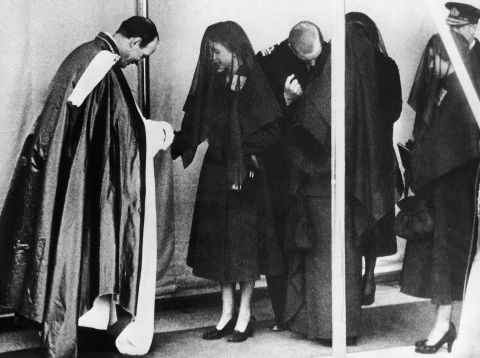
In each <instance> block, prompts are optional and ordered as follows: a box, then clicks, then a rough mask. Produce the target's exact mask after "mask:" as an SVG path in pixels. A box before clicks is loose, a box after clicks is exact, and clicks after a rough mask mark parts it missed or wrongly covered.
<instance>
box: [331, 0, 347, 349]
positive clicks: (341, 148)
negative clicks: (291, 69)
mask: <svg viewBox="0 0 480 358" xmlns="http://www.w3.org/2000/svg"><path fill="white" fill-rule="evenodd" d="M331 3H332V11H333V14H332V333H333V335H332V340H333V341H332V348H333V356H334V357H339V358H341V357H346V356H347V344H346V335H347V330H346V328H347V327H346V309H345V301H346V297H345V1H344V0H331Z"/></svg>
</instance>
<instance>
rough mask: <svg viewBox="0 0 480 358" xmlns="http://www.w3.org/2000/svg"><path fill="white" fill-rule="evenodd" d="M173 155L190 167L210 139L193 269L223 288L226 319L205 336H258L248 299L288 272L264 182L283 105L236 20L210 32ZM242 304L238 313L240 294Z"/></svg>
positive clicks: (191, 248) (190, 260)
mask: <svg viewBox="0 0 480 358" xmlns="http://www.w3.org/2000/svg"><path fill="white" fill-rule="evenodd" d="M184 111H185V117H184V119H183V123H182V130H181V131H180V132H179V133H177V135H176V137H175V140H174V143H173V145H172V156H173V158H176V157H177V156H178V155H181V156H182V159H183V162H184V165H185V166H187V165H189V164H190V163H191V161H192V160H193V157H194V155H195V152H196V148H197V146H198V145H199V144H200V143H202V142H203V141H205V140H206V139H208V143H209V148H208V151H207V153H206V155H205V158H204V161H203V166H202V170H201V173H200V179H199V184H198V191H197V198H196V202H195V208H194V215H193V223H192V231H191V236H190V245H189V250H188V257H187V264H188V265H189V266H190V267H192V268H193V274H194V275H196V276H199V277H203V278H207V279H210V280H214V281H217V282H219V283H220V285H221V289H222V302H223V307H222V315H221V317H220V320H219V322H218V324H217V326H216V328H215V329H214V330H212V331H209V332H206V333H205V334H204V335H203V338H204V339H218V338H221V337H224V336H226V335H229V334H232V333H233V334H232V336H231V337H230V338H229V341H232V342H239V341H243V340H245V339H246V338H247V337H248V336H249V335H251V334H253V326H254V322H255V320H254V318H253V317H251V315H250V300H251V296H252V292H253V287H254V283H255V280H257V279H258V278H259V276H260V274H261V273H262V274H268V275H278V274H281V273H282V272H283V267H282V259H281V251H280V248H279V247H278V244H276V242H277V240H274V239H273V235H274V234H275V233H274V227H273V221H272V220H273V219H272V211H271V207H270V202H269V197H268V192H267V190H266V185H265V175H264V169H263V168H264V165H263V160H262V154H263V152H264V151H265V150H266V149H267V148H268V147H270V146H271V145H272V144H273V143H274V142H275V141H276V140H277V139H278V137H279V134H280V130H279V126H278V121H277V120H278V118H279V117H280V116H281V111H280V108H279V106H278V104H277V102H276V99H275V97H274V95H273V93H272V91H271V89H270V87H269V86H268V83H267V81H266V79H265V77H264V75H263V72H262V71H261V69H260V67H259V65H258V64H257V62H256V59H255V54H254V52H253V49H252V46H251V44H250V41H249V39H248V37H247V35H246V34H245V32H244V31H243V29H242V28H241V27H240V26H239V25H238V24H236V23H235V22H232V21H226V22H220V23H217V24H213V25H211V26H209V27H208V28H207V30H206V31H205V34H204V36H203V40H202V44H201V48H200V56H199V60H198V64H197V69H196V71H195V75H194V78H193V81H192V86H191V89H190V93H189V96H188V98H187V101H186V103H185V107H184ZM236 282H239V283H240V290H241V302H240V308H239V312H238V317H237V314H236V313H235V309H234V299H233V294H234V289H235V284H236Z"/></svg>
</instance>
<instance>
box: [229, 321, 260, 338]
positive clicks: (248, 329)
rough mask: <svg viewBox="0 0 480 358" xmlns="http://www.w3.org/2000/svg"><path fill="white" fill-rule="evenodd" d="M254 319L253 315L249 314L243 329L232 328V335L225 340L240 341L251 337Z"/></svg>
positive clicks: (253, 329)
mask: <svg viewBox="0 0 480 358" xmlns="http://www.w3.org/2000/svg"><path fill="white" fill-rule="evenodd" d="M255 321H256V320H255V317H253V316H250V319H249V320H248V324H247V327H246V328H245V331H243V332H240V331H237V330H234V331H233V333H232V335H231V336H230V337H228V339H227V341H228V342H232V343H240V342H243V341H246V340H247V338H248V337H253V332H254V331H255Z"/></svg>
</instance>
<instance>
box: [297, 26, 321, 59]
mask: <svg viewBox="0 0 480 358" xmlns="http://www.w3.org/2000/svg"><path fill="white" fill-rule="evenodd" d="M322 42H323V38H322V33H321V32H320V29H319V28H318V26H317V25H315V24H314V23H313V22H310V21H301V22H299V23H298V24H296V25H295V26H294V27H293V28H292V30H290V34H289V35H288V43H289V45H290V48H291V49H292V51H293V53H294V54H295V56H297V57H298V58H299V59H300V60H302V61H303V62H305V63H307V65H310V66H315V60H316V59H317V57H318V56H319V55H320V53H321V52H322Z"/></svg>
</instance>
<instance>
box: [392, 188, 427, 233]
mask: <svg viewBox="0 0 480 358" xmlns="http://www.w3.org/2000/svg"><path fill="white" fill-rule="evenodd" d="M397 205H398V207H399V208H400V212H399V213H398V214H397V215H396V216H395V224H394V230H395V234H396V235H397V236H400V237H401V238H404V239H406V240H416V241H418V240H428V239H431V238H432V235H433V225H434V221H433V216H432V214H431V212H430V209H429V208H428V205H427V200H426V199H425V197H424V196H423V195H414V196H407V197H405V198H403V199H402V200H400V201H399V202H398V203H397Z"/></svg>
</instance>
